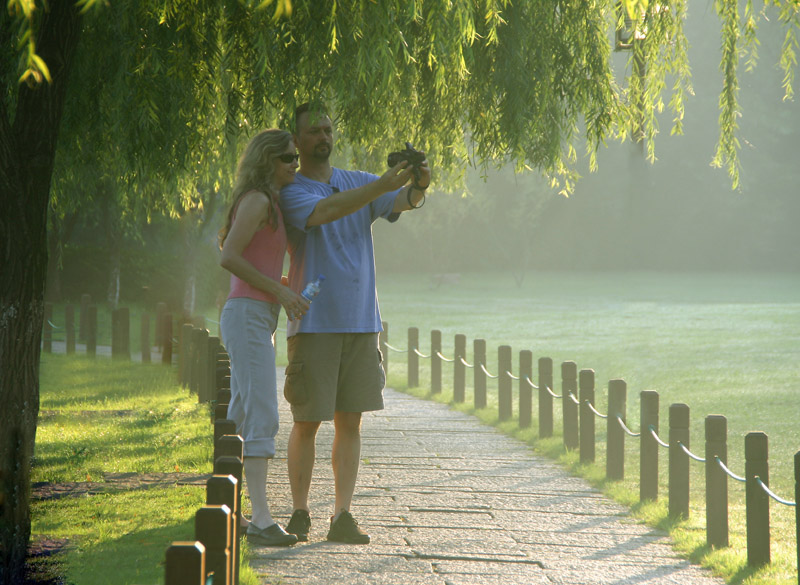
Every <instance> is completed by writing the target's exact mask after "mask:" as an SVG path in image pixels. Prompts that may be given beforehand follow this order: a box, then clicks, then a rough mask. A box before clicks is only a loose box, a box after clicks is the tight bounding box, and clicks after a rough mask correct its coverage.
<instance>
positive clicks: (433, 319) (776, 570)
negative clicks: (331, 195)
mask: <svg viewBox="0 0 800 585" xmlns="http://www.w3.org/2000/svg"><path fill="white" fill-rule="evenodd" d="M378 290H379V296H380V301H381V309H382V313H383V319H384V321H385V322H387V323H388V329H389V336H388V337H389V343H390V344H391V345H393V346H394V347H396V348H398V349H405V348H406V347H407V331H408V328H409V327H417V328H418V329H419V337H420V351H421V353H423V354H425V355H428V354H429V353H430V351H429V350H430V331H431V330H432V329H438V330H440V331H442V342H443V349H442V354H443V355H444V356H445V357H450V358H451V357H452V355H453V351H454V350H453V338H454V335H455V334H457V333H460V334H464V335H466V337H467V354H468V355H467V358H466V360H467V361H468V362H471V361H472V342H473V340H474V339H476V338H481V339H485V340H486V343H487V360H488V365H487V369H488V370H489V371H490V372H491V373H493V374H496V373H497V347H498V346H500V345H510V346H511V347H512V350H513V352H514V356H515V357H514V367H513V369H514V372H515V373H516V368H517V367H518V366H517V359H518V358H517V355H518V352H519V351H520V350H522V349H527V350H531V351H532V352H533V357H534V380H535V376H536V371H535V363H536V360H537V359H538V358H539V357H545V356H546V357H551V358H552V359H553V364H554V367H553V370H554V377H555V385H556V388H554V390H555V391H556V392H557V393H560V387H561V386H560V364H561V362H563V361H566V360H572V361H575V362H576V363H577V364H578V368H579V369H584V368H587V369H593V370H594V371H595V375H596V402H597V407H598V410H600V411H601V412H606V398H607V383H608V380H610V379H614V378H622V379H624V380H626V382H627V385H628V412H627V415H628V416H627V420H628V425H629V426H630V427H631V428H632V429H635V430H638V419H639V393H640V392H641V391H642V390H656V391H657V392H658V393H659V398H660V420H661V434H662V436H663V437H666V435H667V429H668V409H669V406H670V405H671V404H674V403H685V404H687V405H688V406H689V408H690V409H691V434H692V442H691V445H692V448H693V450H694V451H695V452H696V453H698V454H699V455H703V443H704V419H705V417H706V416H707V415H709V414H722V415H725V416H726V418H727V420H728V453H729V459H728V461H729V467H730V468H731V469H732V470H733V471H734V472H735V473H737V474H739V475H743V474H744V436H745V435H746V434H747V433H748V432H749V431H754V430H759V431H763V432H765V433H767V435H768V436H769V453H770V454H769V457H770V487H771V488H772V489H773V491H775V492H776V493H778V494H779V495H781V496H782V497H783V498H785V499H789V500H793V499H794V468H793V458H794V454H795V453H796V452H797V451H798V450H800V425H798V424H797V420H798V416H799V415H800V403H798V399H797V396H798V391H800V275H757V274H756V275H753V274H742V275H731V274H652V273H619V274H603V273H594V274H592V273H590V274H560V273H543V274H537V273H529V274H527V275H526V277H525V280H524V282H523V285H522V286H521V287H517V285H516V283H515V281H514V279H513V277H512V275H511V274H509V273H497V274H487V273H480V274H461V275H460V279H459V282H458V283H456V284H443V285H441V286H439V287H436V286H435V285H434V284H433V283H432V281H431V278H430V276H424V275H385V276H380V278H379V284H378ZM387 357H388V359H389V363H390V367H389V370H390V377H389V379H390V384H391V385H393V386H395V387H400V388H402V387H404V386H405V385H406V382H407V373H406V372H407V365H406V357H405V354H404V353H402V352H394V351H390V352H389V355H388V356H387ZM420 363H421V370H420V383H421V386H422V388H421V389H419V390H417V391H416V393H417V394H421V395H427V396H429V389H430V360H427V359H421V360H420ZM452 371H453V370H452V365H450V364H444V365H443V384H444V390H445V391H444V392H443V395H442V397H441V398H439V399H441V400H444V401H449V400H450V399H451V398H452ZM488 387H489V392H490V408H489V409H487V410H486V411H485V412H479V413H477V414H479V415H480V416H482V418H484V419H485V420H486V421H487V422H490V423H493V424H497V414H496V408H497V406H496V404H497V403H496V388H497V383H496V381H492V380H489V384H488ZM513 387H514V400H515V406H514V410H515V415H516V409H517V406H516V400H517V383H516V382H515V383H514V385H513ZM471 401H472V371H471V370H468V371H467V406H466V408H467V409H469V404H470V403H471ZM533 412H534V424H533V428H532V430H530V431H527V432H520V431H519V430H518V429H517V428H516V423H515V422H511V423H504V424H503V425H501V426H502V428H504V430H506V431H508V432H509V433H514V434H517V435H518V436H520V437H521V438H523V439H526V440H529V441H530V442H531V444H534V445H535V446H536V448H537V449H539V450H541V451H543V452H546V453H548V454H550V455H552V456H554V457H560V458H561V460H562V461H563V462H564V464H565V465H567V466H569V467H571V468H572V469H574V470H575V471H576V472H579V473H583V474H586V475H587V476H589V477H591V478H593V479H594V480H595V481H596V482H597V483H598V484H599V485H603V487H604V489H606V490H607V491H608V492H609V493H610V494H611V495H613V496H614V497H616V498H618V499H620V500H621V501H623V502H625V503H627V504H629V505H632V506H634V507H635V508H636V510H637V513H639V514H640V515H641V516H642V518H643V519H645V520H647V521H648V522H650V523H653V524H660V525H662V526H664V527H666V528H672V529H673V536H674V538H675V539H676V541H677V542H678V544H679V547H680V550H682V551H683V552H684V553H685V554H687V555H688V556H691V557H692V558H693V559H694V560H697V561H701V562H703V563H704V564H707V565H709V566H712V567H713V569H714V570H715V571H716V572H718V573H719V574H721V575H723V576H724V577H725V578H726V579H727V580H728V581H729V582H731V583H747V584H748V585H754V584H756V583H759V584H762V583H763V584H766V583H782V584H783V583H785V584H788V583H792V584H796V583H797V567H796V554H797V553H796V551H797V548H796V547H797V543H796V537H795V519H794V514H795V512H794V508H789V507H787V506H782V505H779V504H777V503H775V502H772V503H771V528H772V560H773V563H772V566H771V567H770V568H768V569H764V570H761V571H759V572H757V573H755V574H751V571H749V570H747V569H746V567H745V565H746V545H745V542H746V541H745V540H744V534H745V526H744V489H743V486H742V485H741V484H739V483H738V482H733V481H731V482H730V483H729V492H730V502H731V516H730V518H731V519H730V526H731V544H732V546H731V548H730V549H726V550H723V551H709V550H707V549H706V548H705V504H704V489H705V484H704V472H703V466H702V465H700V464H693V465H692V476H691V484H692V492H691V498H692V504H691V512H690V519H689V520H688V521H687V522H684V523H681V524H679V525H677V526H672V524H671V523H670V522H669V521H668V520H667V519H666V496H667V491H666V487H667V452H666V450H662V451H661V453H660V459H659V460H660V468H661V469H660V484H661V486H660V490H659V493H660V500H659V502H658V504H656V505H655V506H653V505H646V506H639V505H638V466H639V459H638V443H637V442H636V441H635V440H633V439H630V438H628V439H627V440H626V480H625V481H623V482H618V483H616V484H608V483H605V482H602V478H603V470H604V469H605V467H604V466H605V443H604V440H605V421H603V420H597V421H596V427H597V438H598V444H597V467H596V468H592V469H584V468H581V467H580V466H578V465H577V455H576V454H574V453H571V454H564V453H563V449H562V448H561V428H560V427H561V424H560V421H561V408H560V406H559V405H558V401H556V407H555V413H554V414H555V416H554V418H555V433H556V435H557V436H556V438H554V439H551V440H547V441H537V439H536V435H537V421H536V420H535V419H536V413H537V402H536V401H535V399H534V406H533Z"/></svg>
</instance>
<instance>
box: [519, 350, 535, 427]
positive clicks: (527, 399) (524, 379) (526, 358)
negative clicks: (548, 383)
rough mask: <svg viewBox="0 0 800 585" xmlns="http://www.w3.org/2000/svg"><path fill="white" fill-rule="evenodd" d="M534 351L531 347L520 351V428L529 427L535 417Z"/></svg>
mask: <svg viewBox="0 0 800 585" xmlns="http://www.w3.org/2000/svg"><path fill="white" fill-rule="evenodd" d="M532 380H533V353H532V352H531V351H530V350H529V349H523V350H522V351H520V352H519V428H521V429H527V428H528V427H530V426H531V419H532V418H533V388H531V384H532Z"/></svg>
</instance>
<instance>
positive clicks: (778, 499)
mask: <svg viewBox="0 0 800 585" xmlns="http://www.w3.org/2000/svg"><path fill="white" fill-rule="evenodd" d="M755 480H756V483H757V484H758V485H760V486H761V489H762V490H764V492H766V494H767V495H768V496H769V497H770V498H772V499H773V500H775V501H776V502H778V503H779V504H783V505H784V506H797V502H791V501H789V500H784V499H783V498H781V497H779V496H778V495H776V494H775V492H773V491H772V490H771V489H769V488H768V487H767V484H765V483H764V482H763V481H761V478H760V477H758V476H757V475H756V476H755Z"/></svg>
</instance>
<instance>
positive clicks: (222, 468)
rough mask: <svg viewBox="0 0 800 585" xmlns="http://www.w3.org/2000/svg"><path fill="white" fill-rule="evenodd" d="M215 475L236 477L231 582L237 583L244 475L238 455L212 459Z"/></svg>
mask: <svg viewBox="0 0 800 585" xmlns="http://www.w3.org/2000/svg"><path fill="white" fill-rule="evenodd" d="M214 474H215V475H232V476H233V477H234V478H236V510H237V512H236V515H235V517H234V519H233V526H234V534H233V582H234V583H237V584H238V583H239V558H240V553H241V550H240V548H239V535H240V533H241V531H242V528H241V527H242V477H243V475H244V465H243V464H242V460H241V459H239V458H238V457H231V456H229V455H223V456H220V457H219V458H217V460H216V461H214Z"/></svg>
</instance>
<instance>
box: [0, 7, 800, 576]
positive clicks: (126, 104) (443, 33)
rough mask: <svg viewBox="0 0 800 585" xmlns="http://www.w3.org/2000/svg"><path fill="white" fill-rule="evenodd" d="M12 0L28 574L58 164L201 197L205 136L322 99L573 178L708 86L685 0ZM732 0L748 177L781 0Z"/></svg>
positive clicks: (2, 151)
mask: <svg viewBox="0 0 800 585" xmlns="http://www.w3.org/2000/svg"><path fill="white" fill-rule="evenodd" d="M7 5H8V10H7V11H3V12H2V14H0V42H2V45H0V46H2V54H0V77H2V80H3V82H4V83H3V88H4V91H3V96H2V100H0V209H2V210H3V212H2V214H0V243H1V245H2V251H1V252H0V268H1V269H2V278H1V279H0V404H2V408H0V485H1V486H2V487H0V508H1V513H0V555H2V566H0V571H1V573H0V581H2V582H15V581H17V580H19V577H20V575H21V570H22V562H23V559H24V555H25V548H26V545H27V542H28V539H29V535H30V515H29V497H30V486H29V480H30V463H31V455H32V452H33V445H34V440H35V434H36V419H37V415H38V409H39V389H38V365H39V351H40V349H39V348H40V342H41V325H42V315H43V294H44V283H45V272H46V264H47V240H46V214H47V209H48V201H49V198H50V196H51V183H52V179H53V176H54V172H55V173H62V174H61V175H60V176H67V175H69V174H70V173H72V174H73V175H75V176H76V177H78V180H79V179H80V177H84V178H86V179H91V177H92V175H93V174H95V175H96V174H97V170H98V169H102V170H103V173H104V175H108V176H110V177H111V179H112V180H113V181H114V183H115V185H117V186H118V187H119V188H124V189H127V192H128V194H129V200H130V201H132V203H131V205H140V206H142V207H143V208H144V209H146V210H152V209H155V208H159V207H167V208H172V209H173V210H174V211H175V212H176V213H180V211H181V209H183V207H185V206H186V202H187V201H190V200H191V191H192V190H193V189H195V190H196V189H197V185H198V181H196V180H192V173H198V172H199V174H200V175H201V178H202V181H203V184H208V180H209V177H211V176H213V171H209V170H208V166H209V165H207V164H206V163H205V162H204V161H208V159H209V156H206V157H205V158H203V157H200V156H199V153H202V152H204V151H208V150H209V149H208V148H207V147H208V146H209V144H211V141H210V138H209V137H210V136H214V135H216V136H218V137H219V136H224V140H225V144H227V145H228V150H227V151H228V152H229V151H230V149H234V150H235V146H236V144H237V141H238V140H239V139H240V137H241V136H242V135H247V134H250V133H252V132H253V131H254V130H255V129H257V128H258V127H260V126H263V125H267V124H272V123H274V122H275V121H276V120H277V119H279V116H280V115H281V113H282V112H286V111H291V110H292V108H293V106H294V105H295V104H296V103H297V102H299V101H305V100H307V99H309V98H321V99H324V100H326V101H327V102H328V104H329V106H330V107H331V109H332V111H333V112H334V113H335V115H336V117H337V127H338V129H339V131H340V140H344V141H345V142H346V143H349V144H350V145H351V146H352V147H353V151H354V152H357V153H362V154H363V155H364V156H370V155H372V156H374V157H378V155H379V153H383V152H385V151H386V150H387V149H388V148H395V147H397V146H399V145H400V144H401V143H402V142H403V141H405V140H409V141H411V142H413V143H414V144H416V145H418V146H421V147H423V148H425V149H426V150H427V151H428V152H429V154H430V157H431V158H432V160H433V163H434V165H435V166H436V167H437V168H439V169H445V168H450V169H452V168H458V167H461V166H463V165H465V164H468V163H475V164H481V163H484V164H486V163H490V162H491V161H503V162H506V163H508V162H513V163H514V164H515V165H516V166H517V167H518V168H523V167H530V168H533V169H536V170H538V171H540V172H543V173H545V174H547V175H548V176H550V177H551V178H552V179H553V180H554V181H555V182H559V183H560V184H561V185H562V188H564V189H566V190H569V189H570V188H571V184H572V181H573V180H574V173H573V170H572V169H573V163H574V162H575V160H576V158H577V149H578V148H584V149H585V150H586V152H587V153H588V154H589V156H590V157H591V158H592V160H594V153H595V152H596V150H597V149H598V147H599V146H600V145H601V144H603V143H604V142H605V141H606V140H607V139H610V138H612V137H615V136H618V137H623V138H624V137H626V136H630V135H633V136H634V137H635V138H636V139H640V140H644V141H646V144H647V147H648V153H649V154H650V156H651V157H652V155H653V153H654V142H653V139H654V138H655V136H656V134H657V133H658V130H659V128H658V119H659V113H660V112H661V111H662V110H663V109H665V107H666V108H667V109H669V110H671V112H672V117H673V126H674V130H675V131H677V132H680V129H681V119H682V116H683V109H684V99H685V96H687V95H688V94H690V93H691V85H690V78H689V66H688V63H687V61H686V40H685V37H684V35H683V32H682V23H683V20H684V17H685V16H686V2H685V0H670V1H667V0H663V1H655V0H650V1H649V2H648V0H624V2H623V3H621V4H619V5H618V3H617V2H615V1H612V0H605V1H600V2H557V1H549V2H546V1H544V0H531V1H528V2H511V1H509V0H417V1H411V2H409V1H407V0H381V1H378V2H362V1H358V0H340V1H338V2H335V3H323V2H316V1H314V0H295V1H294V2H291V0H276V1H275V2H274V3H273V2H272V1H271V0H266V1H261V2H260V1H257V0H238V1H237V0H227V1H221V2H220V1H219V0H191V1H190V0H170V1H165V0H108V1H104V2H100V1H98V0H79V1H77V2H74V1H70V0H59V1H50V2H42V1H39V2H36V0H10V1H9V2H8V3H7ZM270 5H271V6H270ZM264 6H267V7H268V9H264ZM715 6H716V8H717V10H718V12H719V14H720V16H721V20H722V27H721V28H722V35H721V38H722V44H723V48H724V50H723V57H722V59H723V61H722V70H723V73H724V75H723V86H722V88H721V94H720V95H721V98H720V140H719V146H718V150H717V153H716V157H715V158H714V160H715V161H716V162H717V163H718V164H720V165H723V166H726V167H727V168H728V169H729V172H730V173H731V174H732V177H733V179H734V182H735V180H736V173H737V172H738V171H737V168H738V166H737V143H736V136H735V131H736V117H737V115H738V107H737V70H738V60H739V56H740V52H741V47H742V46H744V47H749V48H750V55H751V60H753V59H754V58H755V56H756V54H757V53H756V51H755V48H756V47H757V43H756V41H755V38H756V37H755V33H756V28H757V22H758V17H759V14H760V12H757V11H756V10H755V8H754V6H753V4H752V1H751V0H748V1H747V2H746V3H745V4H744V10H743V12H742V13H741V14H740V12H739V2H737V0H718V1H717V2H715ZM764 9H767V10H772V11H777V13H778V15H779V18H780V19H781V21H782V22H784V23H785V24H786V31H787V33H786V35H787V36H786V41H785V44H784V50H783V53H782V61H781V65H782V66H783V67H784V71H785V74H786V78H785V88H786V94H787V97H791V92H792V86H793V78H792V74H793V66H794V63H795V54H794V51H795V49H796V47H797V40H796V34H797V29H798V19H799V18H800V17H799V16H798V8H797V3H796V1H790V0H769V1H768V2H766V4H765V5H764ZM618 28H627V29H629V30H630V32H631V34H632V37H633V38H634V40H635V41H636V42H634V43H633V50H632V52H631V63H634V64H636V66H635V67H630V68H629V71H628V73H627V79H626V82H625V83H622V84H620V85H617V83H616V82H615V79H616V77H615V74H614V71H612V68H611V60H610V54H611V51H612V49H613V45H614V31H615V29H618ZM742 39H743V40H742ZM642 64H646V67H644V66H642ZM667 81H669V82H670V83H672V84H673V85H672V87H671V88H670V89H669V90H667V88H666V83H667ZM664 94H668V95H667V97H666V99H667V105H666V106H665V105H664V99H665V95H664ZM634 129H638V132H634ZM59 148H61V149H65V155H64V156H61V157H59V159H58V160H61V161H69V160H75V157H74V156H73V157H70V156H67V154H73V155H74V152H73V151H74V149H83V150H84V152H88V153H89V154H90V155H93V156H94V159H95V160H96V164H95V165H92V164H81V165H78V167H79V168H78V167H74V168H70V169H68V170H64V169H61V170H59V169H57V168H56V162H55V161H56V153H57V151H58V149H59ZM224 151H226V149H225V148H221V147H219V146H216V147H215V150H214V152H220V153H222V152H224ZM226 156H227V155H226ZM226 156H223V155H222V154H221V155H220V158H221V159H225V158H226ZM91 158H92V157H91V156H90V157H89V160H91ZM84 160H85V157H84ZM198 167H202V168H199V170H198ZM62 171H63V172H62ZM212 182H213V181H212ZM222 186H223V185H222V183H220V187H222ZM165 194H166V195H165Z"/></svg>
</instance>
